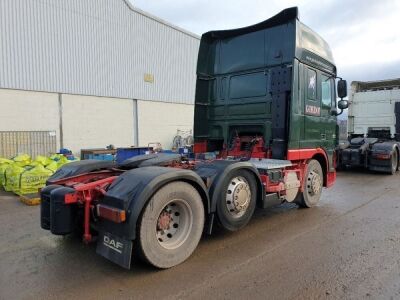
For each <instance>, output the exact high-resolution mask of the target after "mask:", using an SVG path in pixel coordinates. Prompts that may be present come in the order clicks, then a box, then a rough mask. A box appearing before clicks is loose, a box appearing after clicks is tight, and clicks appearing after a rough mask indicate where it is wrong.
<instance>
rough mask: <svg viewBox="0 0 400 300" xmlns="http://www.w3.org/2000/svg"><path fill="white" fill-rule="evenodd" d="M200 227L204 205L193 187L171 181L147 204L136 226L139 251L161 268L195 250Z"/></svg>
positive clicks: (200, 232)
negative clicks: (137, 228) (137, 227)
mask: <svg viewBox="0 0 400 300" xmlns="http://www.w3.org/2000/svg"><path fill="white" fill-rule="evenodd" d="M203 227H204V207H203V202H202V199H201V197H200V195H199V193H198V192H197V190H196V189H195V188H194V187H193V186H191V185H190V184H188V183H185V182H173V183H170V184H167V185H166V186H164V187H162V188H161V189H160V190H159V191H157V192H156V193H155V194H154V196H153V197H152V198H151V199H150V201H149V203H148V204H147V206H146V208H145V210H144V212H143V215H142V218H141V221H140V227H139V251H140V253H141V256H142V257H143V258H144V260H145V261H147V262H148V263H150V264H151V265H153V266H155V267H157V268H161V269H165V268H170V267H173V266H176V265H178V264H180V263H182V262H183V261H185V260H186V259H187V258H188V257H189V256H190V255H191V254H192V253H193V251H194V250H195V249H196V247H197V244H198V243H199V241H200V238H201V235H202V232H203Z"/></svg>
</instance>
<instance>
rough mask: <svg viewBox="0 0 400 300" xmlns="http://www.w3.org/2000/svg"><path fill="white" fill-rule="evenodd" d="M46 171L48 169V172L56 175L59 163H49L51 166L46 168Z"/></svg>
mask: <svg viewBox="0 0 400 300" xmlns="http://www.w3.org/2000/svg"><path fill="white" fill-rule="evenodd" d="M46 169H47V170H50V171H52V172H53V173H54V172H55V171H57V169H58V164H57V162H56V161H52V162H51V163H49V164H48V165H47V166H46Z"/></svg>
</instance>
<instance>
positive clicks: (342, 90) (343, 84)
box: [337, 79, 347, 108]
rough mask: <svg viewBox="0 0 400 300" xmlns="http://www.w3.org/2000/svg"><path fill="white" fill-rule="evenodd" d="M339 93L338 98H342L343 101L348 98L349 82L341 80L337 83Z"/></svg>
mask: <svg viewBox="0 0 400 300" xmlns="http://www.w3.org/2000/svg"><path fill="white" fill-rule="evenodd" d="M337 93H338V97H339V98H341V99H343V98H344V97H347V81H346V80H343V79H340V80H339V81H338V83H337ZM339 108H340V107H339ZM346 108H347V107H346Z"/></svg>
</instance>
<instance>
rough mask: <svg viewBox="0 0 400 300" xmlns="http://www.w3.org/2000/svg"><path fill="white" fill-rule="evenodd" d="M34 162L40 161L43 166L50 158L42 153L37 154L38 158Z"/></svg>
mask: <svg viewBox="0 0 400 300" xmlns="http://www.w3.org/2000/svg"><path fill="white" fill-rule="evenodd" d="M33 162H36V163H40V164H41V165H42V166H45V165H47V164H48V163H49V162H48V158H47V157H46V156H42V155H38V156H36V158H35V160H34V161H33Z"/></svg>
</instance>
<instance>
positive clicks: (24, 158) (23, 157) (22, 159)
mask: <svg viewBox="0 0 400 300" xmlns="http://www.w3.org/2000/svg"><path fill="white" fill-rule="evenodd" d="M12 160H13V161H14V164H17V165H19V166H20V167H23V166H27V165H29V164H30V163H31V157H30V156H29V155H28V154H20V155H17V156H15V157H13V159H12Z"/></svg>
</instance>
